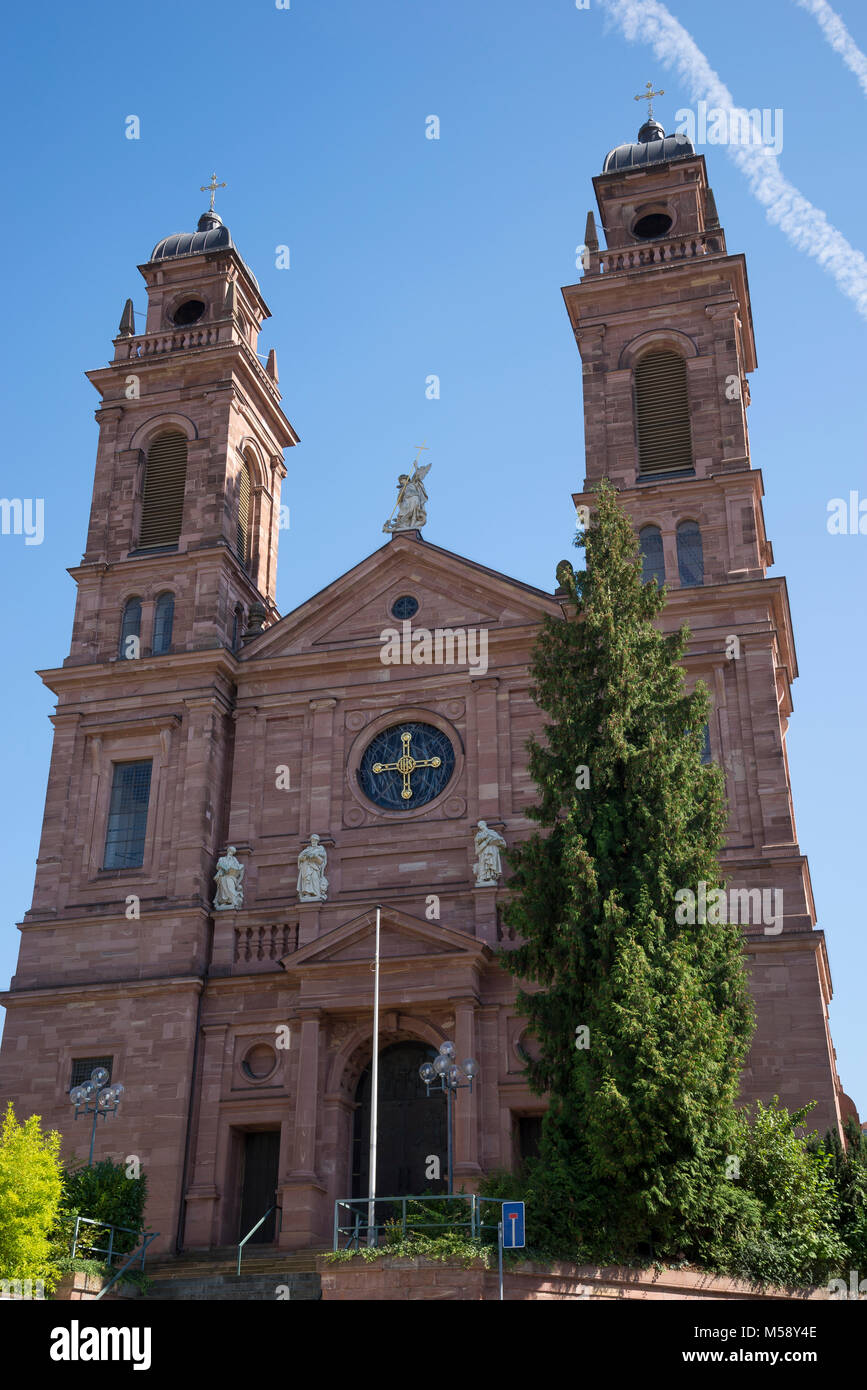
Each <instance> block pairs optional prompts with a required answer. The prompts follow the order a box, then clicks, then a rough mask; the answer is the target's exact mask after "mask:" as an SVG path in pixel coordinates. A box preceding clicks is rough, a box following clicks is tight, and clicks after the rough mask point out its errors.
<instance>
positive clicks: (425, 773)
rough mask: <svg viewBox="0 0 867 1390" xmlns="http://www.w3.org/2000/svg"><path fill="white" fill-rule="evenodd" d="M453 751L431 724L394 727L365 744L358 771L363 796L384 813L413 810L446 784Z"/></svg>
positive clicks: (445, 738)
mask: <svg viewBox="0 0 867 1390" xmlns="http://www.w3.org/2000/svg"><path fill="white" fill-rule="evenodd" d="M454 770H455V750H454V748H453V747H452V745H451V741H450V739H449V737H448V735H447V734H444V733H443V732H442V730H441V729H435V728H434V727H433V725H432V724H394V725H393V726H392V727H391V728H390V729H384V730H383V732H382V733H380V734H377V735H376V737H375V738H374V739H372V740H371V742H370V743H369V744H368V745H367V748H366V749H365V751H364V756H363V757H362V759H361V765H360V766H359V769H358V782H359V785H360V787H361V790H362V791H363V792H364V795H365V796H366V797H368V798H369V799H370V800H371V801H372V802H373V803H374V805H376V806H381V807H382V809H383V810H384V811H416V810H418V808H419V806H426V805H427V803H428V802H429V801H433V799H434V797H435V796H439V794H440V792H441V791H442V790H443V788H444V787H445V786H446V785H447V783H448V781H449V779H450V778H451V775H452V773H453V772H454Z"/></svg>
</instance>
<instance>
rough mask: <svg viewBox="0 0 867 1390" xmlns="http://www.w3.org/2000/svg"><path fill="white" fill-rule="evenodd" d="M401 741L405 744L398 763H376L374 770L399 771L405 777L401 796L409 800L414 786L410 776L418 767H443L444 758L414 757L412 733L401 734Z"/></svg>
mask: <svg viewBox="0 0 867 1390" xmlns="http://www.w3.org/2000/svg"><path fill="white" fill-rule="evenodd" d="M400 741H401V743H402V744H403V753H402V754H401V756H400V757H399V758H398V760H397V762H396V763H374V764H373V771H374V772H399V773H400V774H401V776H402V777H403V791H402V792H401V797H402V798H403V800H404V801H409V799H410V797H411V796H412V786H411V784H410V780H409V779H410V777H411V776H412V774H413V773H414V772H415V770H416V768H417V767H441V766H442V761H443V760H442V758H414V757H413V756H412V754H411V753H410V751H409V745H410V743H411V742H412V734H401V736H400Z"/></svg>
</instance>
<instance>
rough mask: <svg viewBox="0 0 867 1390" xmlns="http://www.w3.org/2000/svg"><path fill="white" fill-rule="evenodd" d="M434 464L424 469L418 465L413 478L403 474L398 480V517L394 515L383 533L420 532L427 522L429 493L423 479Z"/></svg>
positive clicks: (386, 524)
mask: <svg viewBox="0 0 867 1390" xmlns="http://www.w3.org/2000/svg"><path fill="white" fill-rule="evenodd" d="M432 467H433V465H432V464H430V463H426V464H425V465H424V466H423V467H422V468H419V466H418V464H416V466H415V472H414V473H413V475H412V477H410V475H409V474H408V473H401V475H400V477H399V478H398V480H397V489H398V492H397V507H396V511H397V516H395V515H394V514H392V516H391V517H390V519H389V520H388V521H387V522H386V523H385V525H384V526H383V528H382V529H383V531H420V530H421V528H422V526H424V524H425V522H426V521H427V510H426V504H427V500H428V498H427V493H426V492H425V487H424V482H423V479H424V478H425V477H426V476H427V474H428V473H429V472H430V470H431V468H432Z"/></svg>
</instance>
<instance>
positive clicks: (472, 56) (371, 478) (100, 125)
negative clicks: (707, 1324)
mask: <svg viewBox="0 0 867 1390" xmlns="http://www.w3.org/2000/svg"><path fill="white" fill-rule="evenodd" d="M622 8H623V7H622V6H621V10H622ZM634 8H640V7H634ZM606 10H608V14H609V22H606ZM670 10H671V13H672V14H673V15H674V16H675V17H676V19H677V20H679V22H680V23H681V24H682V25H683V26H684V27H685V28H686V29H687V30H688V31H689V32H690V34H691V35H692V37H693V39H694V41H695V42H696V44H697V45H698V47H699V48H700V49H701V50H702V52H703V53H704V54H705V55H706V57H707V58H708V60H709V62H710V64H711V66H712V67H713V68H715V69H716V71H717V72H718V74H719V76H720V78H721V79H722V81H723V82H724V83H725V84H726V85H727V86H728V88H729V89H730V90H731V92H732V94H733V96H734V99H735V101H736V102H738V103H740V104H743V105H744V106H747V107H758V108H769V109H771V110H774V111H776V110H778V109H779V110H781V111H782V113H783V122H784V125H783V147H782V153H781V156H780V167H781V169H782V171H783V172H784V174H785V176H786V178H787V179H789V180H790V181H791V183H792V184H794V185H795V186H796V187H797V188H798V189H799V190H800V191H801V192H802V193H803V194H804V196H805V197H806V198H808V199H809V200H810V202H811V203H812V204H814V205H815V207H817V208H820V209H822V210H823V211H824V212H825V214H826V215H827V217H828V219H829V221H830V222H831V223H832V224H833V225H834V227H835V228H836V229H838V231H839V232H840V233H841V234H842V236H843V237H845V238H846V239H847V240H848V241H849V242H850V243H851V245H852V247H853V248H856V249H859V248H862V247H864V246H865V240H867V239H865V237H864V235H863V229H864V225H865V182H864V179H863V177H862V176H861V162H862V156H861V140H860V132H861V131H862V130H863V128H864V123H865V108H864V100H865V98H864V94H863V92H862V90H861V89H860V88H859V85H858V82H857V81H856V80H855V77H854V76H853V75H852V73H851V72H849V71H848V70H847V69H846V68H845V67H844V66H843V64H842V62H841V60H840V58H839V57H838V56H837V55H836V54H835V53H834V52H832V50H831V49H830V47H828V46H827V45H826V44H825V43H824V42H823V39H822V36H821V33H820V30H819V29H818V27H817V25H816V23H815V20H814V19H813V18H812V17H811V16H810V15H809V14H807V13H805V12H804V10H803V9H801V8H798V7H797V6H796V5H795V4H794V3H792V0H763V3H762V4H761V5H760V6H757V5H756V4H755V3H753V0H728V3H727V4H726V5H724V6H711V5H708V4H707V3H706V0H675V3H673V4H672V5H671V7H670ZM840 13H841V14H842V17H843V18H844V20H845V21H846V23H847V24H848V26H849V28H850V30H851V32H852V35H853V38H854V39H855V40H856V42H859V43H860V44H861V46H862V47H867V18H865V15H864V12H863V10H861V9H860V7H856V6H855V5H854V4H853V3H852V0H846V3H845V4H844V3H843V0H841V5H840ZM610 14H611V12H610V8H608V7H607V6H606V5H603V4H602V3H597V0H590V5H589V7H588V8H587V9H586V10H579V9H577V8H576V6H575V4H574V2H573V0H536V2H535V3H533V4H527V3H519V0H502V2H501V3H496V4H495V3H493V0H484V2H481V0H479V2H478V3H474V4H467V3H466V0H441V3H439V4H436V5H422V4H407V3H406V0H373V2H372V3H370V4H367V5H361V4H359V3H358V0H316V3H314V2H313V0H291V8H290V9H288V10H278V9H277V8H276V6H275V4H274V3H273V0H271V3H268V0H244V2H243V3H241V0H231V2H228V0H210V3H207V4H205V3H201V0H186V2H185V3H184V4H182V5H178V4H167V3H165V0H153V3H150V4H148V5H146V6H144V5H142V6H118V5H117V4H108V3H100V2H99V0H97V2H96V3H91V4H89V5H88V6H87V8H86V11H84V12H82V10H81V9H80V8H78V7H71V6H53V7H51V8H50V9H49V10H45V9H41V8H38V7H33V6H30V7H23V8H22V7H19V8H18V9H17V10H16V11H15V12H14V14H11V15H10V16H9V17H8V18H7V20H6V25H5V31H6V37H7V41H8V44H9V51H10V57H11V61H10V62H9V63H8V65H7V70H6V77H5V81H4V84H3V88H2V91H0V102H2V105H3V108H4V110H3V125H4V130H5V132H6V142H5V145H6V148H5V155H6V170H5V174H4V185H5V192H6V195H7V206H6V210H5V212H4V217H3V223H2V229H0V232H2V242H3V251H4V261H3V263H4V266H5V267H6V272H7V274H6V276H5V284H4V290H3V303H4V309H5V324H6V331H5V333H4V335H3V343H2V348H0V351H2V359H3V360H2V371H3V381H4V385H5V387H6V391H7V398H6V408H5V413H4V414H5V428H6V432H7V444H6V448H5V451H4V459H3V478H2V483H0V492H2V494H3V495H4V496H9V497H14V496H20V497H31V496H36V497H43V498H44V499H45V538H44V541H43V543H42V544H41V545H38V546H35V545H34V546H25V544H24V538H23V537H22V536H13V535H5V536H0V567H2V578H3V583H4V592H5V594H6V604H5V605H4V611H3V615H2V623H3V628H4V631H3V649H4V652H5V653H6V661H5V668H6V678H5V681H4V683H3V689H2V698H3V703H4V715H5V727H6V729H7V735H6V755H5V759H4V762H5V770H6V776H7V793H6V796H5V797H4V798H3V804H2V808H0V814H2V817H3V846H4V862H5V866H6V872H5V874H4V885H5V892H4V905H5V909H6V911H5V921H4V924H3V926H2V928H0V982H5V981H6V980H7V979H8V977H9V976H10V975H11V974H12V972H13V970H14V967H15V959H16V955H17V946H18V933H17V931H16V930H15V926H14V923H15V922H16V921H19V920H20V919H21V916H22V915H23V913H24V912H25V911H26V909H27V907H28V906H29V903H30V897H31V892H32V884H33V873H34V861H35V857H36V853H37V848H38V840H39V832H40V825H41V817H42V806H43V799H44V792H45V784H46V778H47V772H48V761H49V755H50V747H51V727H50V725H49V723H48V718H47V716H48V715H49V713H50V712H51V709H52V707H53V697H52V696H51V695H50V694H49V692H48V691H47V690H45V688H44V687H43V686H42V685H41V683H40V682H39V680H38V678H37V677H36V676H34V675H33V671H34V669H35V668H45V667H50V666H53V665H59V664H60V662H61V661H62V659H63V657H64V656H65V654H66V652H67V651H68V645H69V635H70V630H71V622H72V612H73V604H74V586H73V584H72V581H71V580H70V578H69V576H68V575H67V574H66V573H65V569H66V568H67V567H68V566H70V565H75V564H76V563H77V562H78V560H79V558H80V556H81V552H82V550H83V546H84V539H85V531H86V524H87V516H88V511H89V506H90V497H91V487H92V479H93V463H94V454H95V446H96V425H95V423H94V421H93V410H94V409H95V407H96V405H97V399H98V398H97V396H96V393H95V392H94V390H93V388H92V387H91V386H90V384H89V382H88V381H87V380H86V379H85V377H84V375H83V373H84V371H85V370H86V369H89V368H94V367H97V366H100V365H102V364H103V363H104V362H105V361H107V360H108V357H109V356H110V352H111V347H110V340H111V338H112V337H113V336H114V334H115V333H116V331H117V324H118V320H119V317H120V313H121V309H122V307H123V303H124V300H125V299H126V298H127V296H132V297H133V299H134V302H135V305H136V308H137V309H139V310H141V309H143V308H144V306H145V294H144V285H143V282H142V280H141V277H140V276H139V274H138V272H137V270H136V266H137V265H138V264H140V263H142V262H144V261H145V260H147V258H148V255H149V253H150V251H151V248H152V247H153V245H154V243H155V242H156V241H158V240H159V239H160V238H161V237H163V236H165V235H167V234H169V233H171V232H175V231H180V230H191V229H192V228H193V227H194V226H195V222H196V219H197V217H198V215H199V213H200V212H201V211H202V210H203V208H204V207H205V206H206V202H207V200H206V198H205V197H204V196H203V195H202V194H201V193H199V191H198V189H199V185H200V184H203V183H205V182H207V180H208V178H209V177H210V174H211V171H212V169H216V171H217V175H218V178H219V179H221V180H223V179H225V180H226V182H227V184H228V187H227V188H226V189H225V190H220V192H219V194H218V202H217V208H218V211H220V213H221V214H222V215H223V216H224V218H225V220H226V221H227V222H228V224H229V226H230V227H231V229H232V233H233V236H234V238H235V241H236V243H237V245H238V246H239V248H240V250H241V252H242V254H243V255H244V257H245V258H246V259H247V261H248V262H249V263H250V265H251V266H252V268H253V270H254V272H255V274H256V275H257V277H258V279H259V281H260V284H261V287H262V291H263V293H264V295H265V298H266V300H267V302H268V304H269V305H270V308H271V310H272V314H273V319H272V321H271V323H270V324H268V325H266V328H265V331H264V333H263V335H262V338H261V340H260V348H261V350H262V351H263V352H266V351H267V349H268V348H269V347H270V346H272V345H273V346H274V347H276V349H277V356H278V363H279V369H280V385H281V390H282V391H283V394H284V406H285V409H286V412H287V414H288V415H289V417H290V419H291V420H292V422H293V424H294V426H295V428H296V429H297V430H298V432H299V434H300V436H301V445H300V446H299V447H298V448H296V449H294V450H291V451H290V452H289V455H288V457H287V464H288V468H289V476H288V478H287V480H286V482H285V484H284V501H285V502H287V503H288V504H289V506H290V510H291V526H290V530H289V531H288V532H285V533H283V539H282V545H281V554H280V572H279V582H278V601H279V603H280V607H281V610H282V611H283V612H286V611H288V610H289V609H291V608H292V607H294V606H295V605H296V604H298V603H300V602H302V601H303V600H304V599H305V598H306V597H307V596H308V595H310V594H311V593H314V592H316V591H317V590H318V589H320V588H322V587H323V586H324V585H325V584H327V583H328V582H329V581H330V580H332V579H333V578H334V577H336V576H337V575H338V574H340V573H342V572H343V571H344V570H346V569H348V568H349V567H350V566H351V565H353V564H355V563H356V562H357V561H358V560H360V559H361V558H363V557H364V556H365V555H366V554H368V553H369V552H370V551H372V550H374V549H376V548H377V547H378V546H379V545H380V544H381V543H382V540H383V537H382V532H381V527H382V522H383V520H384V519H385V517H386V516H387V515H388V513H389V511H390V509H391V506H392V501H393V495H394V480H395V477H396V474H397V472H399V471H400V470H402V469H404V468H405V467H406V466H407V464H408V463H409V462H410V460H411V459H412V457H413V455H414V453H415V446H416V445H418V444H420V443H421V442H422V440H423V439H426V440H427V443H428V445H429V446H430V453H428V454H427V455H426V458H427V459H428V460H430V461H432V462H433V465H434V466H433V470H432V472H431V474H430V476H429V479H428V490H429V492H430V494H431V506H430V509H429V524H428V527H427V528H426V532H425V534H426V536H427V538H428V539H429V540H431V541H433V542H435V543H436V544H438V545H442V546H445V547H447V548H449V549H452V550H455V551H458V552H460V553H463V554H465V555H468V556H470V557H471V558H473V559H476V560H479V561H481V562H482V563H484V564H486V565H490V566H492V567H494V568H497V569H502V570H504V571H505V572H506V573H509V574H513V575H514V576H516V577H517V578H520V579H524V580H527V581H529V582H531V583H534V584H538V585H540V586H543V587H546V588H550V587H552V585H553V570H554V565H555V564H556V562H557V560H559V559H560V558H561V557H562V556H563V555H566V554H568V553H569V546H570V540H571V535H572V521H573V513H572V508H571V504H570V494H571V493H572V492H573V491H574V490H576V489H577V488H579V487H580V485H581V482H582V479H583V475H584V467H583V428H582V416H581V398H580V363H579V358H578V354H577V350H576V348H575V344H574V341H573V338H572V335H571V332H570V330H569V325H568V321H567V318H566V314H565V310H564V308H563V304H562V299H561V296H560V287H561V286H562V285H567V284H571V283H573V282H574V281H575V280H576V279H577V278H578V272H577V271H576V268H575V248H576V246H577V245H578V243H580V242H581V241H582V240H583V232H584V221H585V216H586V213H587V209H588V208H589V207H591V205H593V193H592V187H591V178H592V176H593V175H594V174H596V173H598V172H599V171H600V169H601V165H602V159H603V156H604V154H605V152H606V151H607V150H608V149H610V148H611V147H612V146H613V145H615V144H618V143H621V142H623V141H625V140H629V139H632V138H633V137H634V134H635V132H636V130H637V128H638V125H639V123H640V119H641V110H642V109H643V108H642V107H641V106H640V105H639V104H638V103H636V102H634V101H633V99H632V98H633V94H634V93H636V92H639V91H641V90H643V88H644V86H645V83H646V82H647V80H648V79H649V78H653V80H654V85H655V86H656V87H664V88H665V95H664V96H663V97H660V98H658V99H657V102H656V115H657V116H658V117H659V119H661V120H662V122H663V124H664V125H666V126H667V128H668V129H669V130H672V129H673V128H674V125H675V119H674V113H675V112H676V111H677V110H678V109H680V108H683V107H686V106H688V105H689V104H690V102H691V100H693V99H694V96H695V93H694V92H693V91H691V89H690V87H689V84H688V83H687V81H686V80H685V78H684V76H683V73H682V71H681V72H678V71H677V70H676V69H675V67H674V66H672V64H671V63H670V62H668V63H667V62H666V61H664V60H663V58H661V57H658V56H656V55H655V54H654V53H653V51H652V50H651V48H650V47H649V46H648V44H647V43H645V42H641V41H639V42H635V43H630V42H628V41H627V40H626V38H625V37H624V33H623V30H622V28H621V27H619V26H618V25H617V24H616V23H613V22H610ZM666 51H667V50H666ZM431 114H436V115H438V116H439V118H440V122H441V138H440V139H439V140H438V141H433V140H427V139H425V118H426V117H427V116H428V115H431ZM130 115H136V116H138V118H139V121H140V126H141V132H140V138H139V139H138V140H129V139H127V138H126V136H125V129H126V118H127V117H128V116H130ZM703 152H704V153H705V155H706V156H707V159H708V168H709V174H710V179H711V183H712V185H713V188H714V191H715V194H716V199H717V206H718V209H719V213H720V218H721V221H722V223H723V226H724V227H725V229H726V235H727V240H728V246H729V249H730V250H731V251H744V252H745V253H746V255H747V260H748V269H749V278H750V286H751V290H752V300H753V315H754V321H755V329H756V340H757V347H758V358H759V368H758V371H757V372H756V373H754V374H753V376H752V382H751V385H752V402H753V403H752V406H751V408H750V413H749V420H750V429H751V442H752V451H753V463H754V465H755V466H757V467H760V468H761V469H762V471H763V475H764V480H765V488H766V497H765V515H766V521H767V526H768V533H769V535H770V538H771V540H772V542H773V545H774V551H775V557H776V567H775V569H774V571H772V572H773V573H780V574H785V575H786V577H787V581H788V586H789V595H790V600H791V605H792V613H793V620H794V628H795V637H796V644H797V651H798V658H799V663H800V670H801V676H800V679H799V680H798V681H797V682H796V683H795V686H794V700H795V712H794V715H793V717H792V721H791V724H790V732H789V757H790V763H791V772H792V780H793V786H794V797H795V809H796V815H797V821H798V831H799V837H800V844H801V848H802V850H803V851H804V852H805V853H807V854H808V855H809V859H810V865H811V870H812V880H813V888H814V892H815V897H816V903H817V908H818V913H819V924H820V925H821V926H823V927H824V928H825V930H826V932H827V936H828V943H829V950H830V959H831V970H832V976H833V980H834V986H835V997H834V1002H833V1004H832V1013H831V1023H832V1030H833V1035H834V1040H835V1043H836V1047H837V1053H838V1064H839V1067H840V1071H841V1076H842V1079H843V1083H844V1086H845V1087H846V1089H847V1090H848V1091H849V1093H850V1094H851V1095H852V1096H853V1098H854V1099H855V1101H856V1103H857V1104H858V1105H859V1108H860V1110H861V1113H862V1117H863V1116H867V1058H865V1049H864V1047H863V1044H862V1035H863V1023H862V1011H863V989H864V985H863V982H864V976H865V965H867V947H865V944H864V926H863V921H862V912H861V910H860V890H859V887H858V884H859V881H860V879H859V875H860V870H859V867H858V865H859V863H860V856H861V853H862V852H863V850H862V839H863V823H864V816H863V812H862V807H863V802H864V790H863V789H864V785H865V771H867V769H865V763H867V756H865V743H864V740H863V738H862V736H861V722H862V715H861V711H862V707H863V696H862V690H863V685H864V675H865V651H867V644H865V624H864V599H863V590H864V576H865V559H867V536H858V535H847V536H831V535H829V534H828V532H827V529H826V515H827V504H828V501H829V499H831V498H833V497H838V496H844V497H845V496H847V495H848V493H849V492H850V490H853V489H856V490H857V489H859V488H860V490H861V496H862V497H867V476H865V468H864V384H863V381H864V375H863V339H864V333H865V320H864V318H863V317H859V313H858V311H857V309H856V306H855V304H854V302H853V299H852V297H851V296H847V294H845V293H844V292H843V291H842V290H841V287H840V283H839V280H835V279H834V278H833V277H832V276H830V275H829V274H827V273H826V272H825V271H823V270H822V268H821V267H820V266H819V264H818V263H817V260H816V259H815V257H811V256H810V255H809V254H807V253H806V252H805V251H804V250H799V249H797V247H796V246H794V245H793V244H792V242H791V240H790V239H788V238H787V236H786V235H785V234H784V232H783V231H782V230H781V229H780V228H779V227H778V226H775V225H772V224H771V223H770V222H769V221H768V219H767V218H766V215H765V210H764V208H763V207H762V206H761V205H760V203H759V202H758V201H757V200H756V198H755V197H754V196H753V194H752V193H751V191H750V187H749V185H748V183H747V181H746V179H745V177H744V175H743V173H742V172H741V171H740V170H739V169H738V168H737V167H736V165H735V163H734V162H733V161H732V160H731V159H730V158H729V157H728V156H727V153H726V151H725V150H724V149H722V148H720V147H709V148H706V149H705V150H704V151H703ZM280 245H288V246H289V247H290V259H291V266H290V269H288V270H285V269H284V270H281V269H278V268H277V266H276V264H275V260H276V248H277V247H278V246H280ZM855 260H856V252H853V264H854V263H855ZM433 373H435V374H437V375H438V376H439V377H440V380H441V397H440V399H439V400H428V399H427V398H426V395H425V381H426V378H427V377H428V376H429V375H430V374H433Z"/></svg>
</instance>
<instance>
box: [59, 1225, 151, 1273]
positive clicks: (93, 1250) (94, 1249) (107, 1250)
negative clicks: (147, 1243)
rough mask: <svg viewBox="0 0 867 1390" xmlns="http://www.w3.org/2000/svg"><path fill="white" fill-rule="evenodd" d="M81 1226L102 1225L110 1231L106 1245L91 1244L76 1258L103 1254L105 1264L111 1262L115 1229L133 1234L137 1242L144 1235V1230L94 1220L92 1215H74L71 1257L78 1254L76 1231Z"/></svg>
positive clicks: (81, 1258)
mask: <svg viewBox="0 0 867 1390" xmlns="http://www.w3.org/2000/svg"><path fill="white" fill-rule="evenodd" d="M82 1226H102V1227H103V1228H104V1229H105V1230H107V1231H110V1232H111V1234H110V1236H109V1238H108V1245H107V1246H99V1245H92V1246H90V1248H89V1249H88V1250H86V1251H85V1252H84V1253H83V1254H81V1255H78V1258H79V1259H80V1260H89V1259H90V1257H91V1255H105V1263H106V1264H107V1265H110V1264H111V1261H112V1257H113V1255H114V1233H115V1231H123V1232H124V1233H125V1234H126V1235H130V1236H135V1237H136V1241H137V1242H138V1241H139V1240H140V1239H141V1237H142V1236H143V1235H145V1232H144V1231H143V1230H142V1231H138V1230H136V1229H135V1228H134V1227H132V1226H112V1224H111V1222H110V1221H95V1220H94V1219H93V1217H90V1216H76V1218H75V1231H74V1232H73V1236H72V1249H71V1250H70V1252H69V1253H70V1255H71V1256H72V1258H73V1259H75V1258H76V1255H77V1254H78V1239H79V1235H78V1233H79V1231H80V1229H81V1227H82ZM121 1253H123V1252H121Z"/></svg>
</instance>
